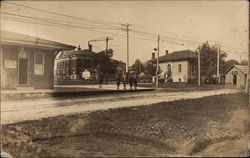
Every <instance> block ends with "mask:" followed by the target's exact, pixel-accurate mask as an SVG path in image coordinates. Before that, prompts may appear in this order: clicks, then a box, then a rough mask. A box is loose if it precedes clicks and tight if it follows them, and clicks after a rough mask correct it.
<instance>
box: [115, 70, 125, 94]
mask: <svg viewBox="0 0 250 158" xmlns="http://www.w3.org/2000/svg"><path fill="white" fill-rule="evenodd" d="M122 79H123V75H122V72H121V71H119V70H118V71H117V72H116V86H117V89H119V87H120V83H121V81H122Z"/></svg>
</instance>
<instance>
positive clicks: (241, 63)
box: [239, 59, 248, 65]
mask: <svg viewBox="0 0 250 158" xmlns="http://www.w3.org/2000/svg"><path fill="white" fill-rule="evenodd" d="M239 64H240V65H248V61H247V60H246V59H244V60H242V61H241V62H240V63H239Z"/></svg>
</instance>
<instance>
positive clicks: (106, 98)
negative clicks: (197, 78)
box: [1, 89, 240, 124]
mask: <svg viewBox="0 0 250 158" xmlns="http://www.w3.org/2000/svg"><path fill="white" fill-rule="evenodd" d="M238 92H240V91H239V90H236V89H219V90H207V91H192V92H162V91H154V92H139V93H123V94H112V95H103V96H94V97H77V98H60V99H58V98H37V99H25V100H6V101H2V102H1V124H10V123H15V122H21V121H25V120H36V119H41V118H47V117H54V116H58V115H69V114H73V113H82V112H92V111H96V110H107V109H113V108H121V107H131V106H143V105H150V104H154V103H159V102H168V101H174V100H181V99H191V98H201V97H205V96H212V95H220V94H230V93H238Z"/></svg>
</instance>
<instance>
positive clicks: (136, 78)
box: [132, 72, 138, 89]
mask: <svg viewBox="0 0 250 158" xmlns="http://www.w3.org/2000/svg"><path fill="white" fill-rule="evenodd" d="M132 79H133V85H134V87H135V89H137V81H138V74H137V73H136V72H133V73H132Z"/></svg>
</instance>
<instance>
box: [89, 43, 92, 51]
mask: <svg viewBox="0 0 250 158" xmlns="http://www.w3.org/2000/svg"><path fill="white" fill-rule="evenodd" d="M89 51H90V52H92V45H91V44H89Z"/></svg>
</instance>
